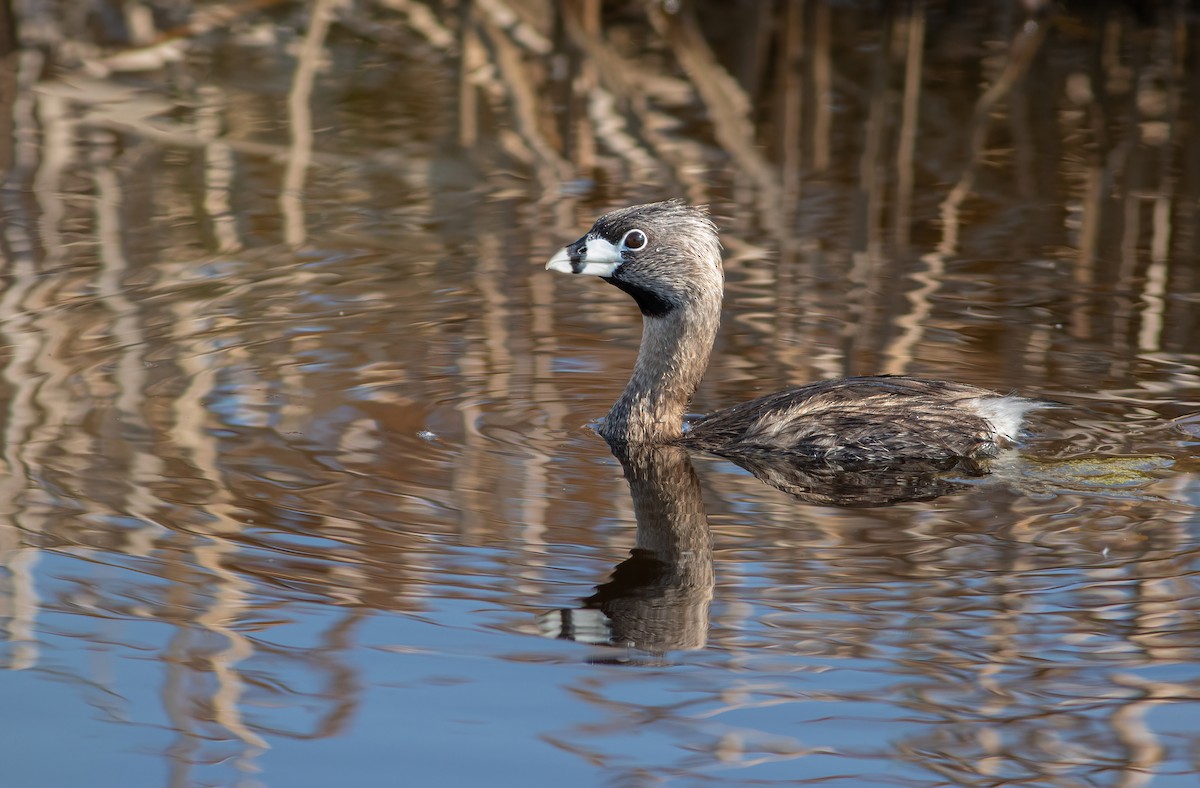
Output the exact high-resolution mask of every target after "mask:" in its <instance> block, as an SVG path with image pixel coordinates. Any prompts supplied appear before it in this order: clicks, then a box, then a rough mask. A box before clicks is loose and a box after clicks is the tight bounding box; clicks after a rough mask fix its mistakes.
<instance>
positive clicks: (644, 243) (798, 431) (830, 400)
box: [546, 200, 1040, 465]
mask: <svg viewBox="0 0 1200 788" xmlns="http://www.w3.org/2000/svg"><path fill="white" fill-rule="evenodd" d="M546 267H547V268H549V269H551V270H555V271H561V272H564V273H583V274H591V275H595V276H600V277H601V278H603V279H604V280H605V281H607V282H610V283H611V284H614V285H616V286H617V287H619V288H621V289H622V290H624V291H625V292H627V293H629V294H630V295H631V296H632V297H633V298H634V300H635V301H636V302H637V304H638V307H639V308H640V309H641V311H642V314H643V334H642V344H641V348H640V350H639V351H638V359H637V364H636V366H635V368H634V372H633V377H632V378H631V379H630V381H629V383H628V385H627V386H626V387H625V391H624V392H623V393H622V394H621V396H620V398H618V400H617V402H616V403H615V404H614V405H613V407H612V410H610V411H609V414H608V416H607V417H606V418H605V419H604V421H603V423H602V424H601V425H600V427H599V431H600V433H601V435H603V436H604V437H605V438H607V439H608V440H609V441H615V442H618V443H620V442H627V443H632V444H666V443H679V444H682V445H684V446H687V447H691V448H696V449H701V450H704V451H708V452H712V453H715V454H720V455H725V456H731V457H738V456H745V457H751V458H752V457H754V456H755V455H760V456H761V455H764V454H785V455H790V456H793V457H795V458H797V459H804V460H814V461H829V462H835V463H840V464H846V465H886V464H894V463H898V462H910V461H923V462H934V463H944V464H952V463H954V462H956V461H960V460H977V459H981V458H986V457H990V456H994V455H995V454H996V453H997V452H998V450H999V448H1000V447H1002V446H1004V445H1007V444H1010V443H1012V442H1013V441H1014V440H1015V439H1016V437H1017V434H1018V432H1019V430H1020V423H1021V419H1022V418H1023V416H1024V414H1025V412H1026V411H1028V410H1029V409H1030V408H1033V407H1037V406H1038V405H1039V404H1040V403H1037V402H1035V401H1032V400H1027V399H1022V398H1020V397H1011V396H1002V395H999V394H996V393H995V392H992V391H988V390H986V389H981V388H976V387H974V386H966V385H962V384H958V383H948V382H944V381H936V380H924V379H921V378H912V377H906V376H874V377H856V378H845V379H842V380H826V381H821V382H819V383H813V384H810V385H807V386H800V387H798V388H792V389H787V390H785V391H780V392H776V393H774V394H769V395H767V396H765V397H761V398H759V399H755V400H751V401H750V402H743V403H741V404H739V405H734V406H733V407H730V408H726V409H724V410H719V411H716V412H714V413H710V414H708V415H707V416H704V417H703V418H701V419H699V420H697V421H695V422H693V423H692V424H691V425H690V426H685V424H684V413H685V412H686V410H687V405H688V402H689V401H690V400H691V397H692V395H693V394H694V393H695V391H696V387H697V386H698V385H699V383H700V378H701V376H702V375H703V374H704V370H705V369H706V367H707V366H708V359H709V355H710V354H711V352H712V346H713V342H714V341H715V339H716V332H717V328H718V325H719V323H720V313H721V297H722V291H723V289H724V277H723V274H722V271H721V246H720V242H719V240H718V237H717V230H716V227H715V226H714V225H713V223H712V222H711V221H710V220H709V218H708V216H707V214H706V213H705V212H704V211H703V210H700V209H697V208H693V207H690V206H687V205H685V204H684V203H683V202H681V201H678V200H671V201H668V202H661V203H650V204H648V205H638V206H634V207H632V208H625V209H622V210H619V211H614V212H612V213H609V214H606V215H604V216H602V217H601V218H600V219H598V220H597V221H596V223H595V225H593V226H592V229H591V230H589V231H588V233H587V234H586V235H584V236H583V237H582V238H580V239H579V240H578V241H576V242H575V243H573V244H571V245H569V246H567V247H564V248H563V249H562V250H560V251H559V253H558V254H557V255H555V257H554V258H552V259H551V260H550V262H549V263H547V265H546Z"/></svg>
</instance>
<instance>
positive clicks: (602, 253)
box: [546, 235, 621, 277]
mask: <svg viewBox="0 0 1200 788" xmlns="http://www.w3.org/2000/svg"><path fill="white" fill-rule="evenodd" d="M620 265H621V251H620V250H619V249H617V247H615V246H613V245H612V244H611V243H609V242H608V241H606V240H604V239H603V238H599V237H596V236H587V235H585V236H583V237H582V238H580V239H579V240H578V241H576V242H575V243H573V244H571V245H570V246H564V247H563V248H562V249H559V250H558V254H556V255H554V256H553V257H551V258H550V262H548V263H546V270H547V271H558V272H559V273H561V274H586V275H588V276H603V277H609V276H612V275H613V272H614V271H616V270H617V267H618V266H620Z"/></svg>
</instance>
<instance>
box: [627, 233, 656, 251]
mask: <svg viewBox="0 0 1200 788" xmlns="http://www.w3.org/2000/svg"><path fill="white" fill-rule="evenodd" d="M647 243H649V239H647V238H646V234H645V233H644V232H642V231H641V230H637V229H633V230H630V231H629V232H627V233H625V236H624V237H623V238H622V239H621V246H624V247H625V248H626V249H628V250H629V251H631V252H636V251H638V250H640V249H645V248H646V244H647Z"/></svg>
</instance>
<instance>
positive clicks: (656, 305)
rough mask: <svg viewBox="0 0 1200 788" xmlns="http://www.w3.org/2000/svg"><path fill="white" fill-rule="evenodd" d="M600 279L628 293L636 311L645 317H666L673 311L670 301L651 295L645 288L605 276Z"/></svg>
mask: <svg viewBox="0 0 1200 788" xmlns="http://www.w3.org/2000/svg"><path fill="white" fill-rule="evenodd" d="M601 279H603V280H604V281H605V282H608V283H609V284H610V285H614V286H616V287H619V288H621V289H622V290H624V291H625V292H626V293H629V295H631V296H633V300H634V301H637V305H638V309H640V310H641V311H642V314H643V315H645V316H646V317H666V316H667V315H669V314H671V312H672V311H673V310H674V309H675V305H674V304H672V303H671V302H670V301H668V300H667V299H665V298H663V297H662V296H660V295H658V294H657V293H652V292H650V291H649V290H646V289H645V288H642V287H638V286H637V285H632V284H630V283H628V282H622V281H621V280H619V279H613V278H611V277H607V276H604V277H601Z"/></svg>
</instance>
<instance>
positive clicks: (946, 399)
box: [682, 375, 1039, 465]
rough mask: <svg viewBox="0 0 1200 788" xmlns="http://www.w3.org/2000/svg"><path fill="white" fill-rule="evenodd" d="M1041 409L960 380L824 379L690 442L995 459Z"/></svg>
mask: <svg viewBox="0 0 1200 788" xmlns="http://www.w3.org/2000/svg"><path fill="white" fill-rule="evenodd" d="M1038 405H1039V403H1038V402H1036V401H1034V400H1028V399H1024V398H1022V397H1014V396H1002V395H999V394H996V393H994V392H992V391H988V390H987V389H982V388H977V387H975V386H968V385H963V384H960V383H949V382H946V381H939V380H925V379H923V378H914V377H907V376H898V375H897V376H892V375H878V376H868V377H853V378H842V379H840V380H824V381H820V382H818V383H811V384H809V385H806V386H799V387H797V388H792V389H786V390H784V391H778V392H775V393H774V394H768V395H767V396H765V397H760V398H758V399H754V400H750V401H749V402H743V403H740V404H738V405H734V406H733V407H730V408H725V409H723V410H719V411H716V412H714V413H710V414H708V415H706V416H703V417H701V418H700V419H699V420H697V421H695V422H693V423H692V425H691V429H690V430H688V432H687V433H686V434H685V435H684V436H683V438H682V442H683V443H684V444H686V445H689V446H692V447H694V448H697V449H703V450H706V451H712V452H715V453H717V454H753V453H759V452H785V453H789V454H795V455H799V456H800V457H803V458H806V459H820V460H828V461H832V462H838V463H844V464H866V465H871V464H886V463H891V462H899V461H907V460H915V459H924V460H932V461H942V460H946V461H948V460H952V459H954V458H973V459H979V458H983V457H991V456H995V455H996V454H997V453H998V451H999V450H1000V449H1001V448H1004V447H1006V446H1009V445H1011V444H1012V443H1014V442H1015V441H1016V440H1017V437H1018V435H1019V433H1020V423H1021V418H1022V417H1023V415H1024V413H1025V412H1026V411H1028V410H1030V409H1031V408H1036V407H1038Z"/></svg>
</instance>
